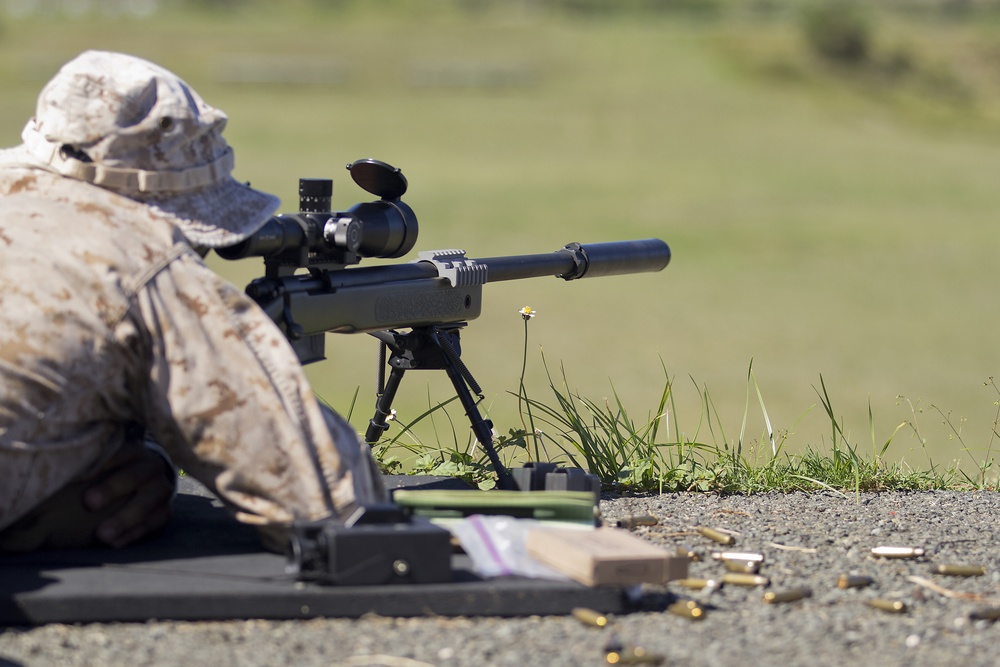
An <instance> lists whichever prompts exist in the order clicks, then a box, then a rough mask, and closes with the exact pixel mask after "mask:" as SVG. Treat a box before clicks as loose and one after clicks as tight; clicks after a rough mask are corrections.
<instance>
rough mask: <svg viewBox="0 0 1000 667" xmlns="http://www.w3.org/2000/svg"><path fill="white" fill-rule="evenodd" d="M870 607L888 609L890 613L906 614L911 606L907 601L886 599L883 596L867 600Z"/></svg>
mask: <svg viewBox="0 0 1000 667" xmlns="http://www.w3.org/2000/svg"><path fill="white" fill-rule="evenodd" d="M865 604H867V605H868V606H869V607H872V608H873V609H878V610H880V611H887V612H889V613H890V614H905V613H906V612H907V611H909V607H907V606H906V603H905V602H901V601H899V600H886V599H883V598H876V599H874V600H867V601H866V602H865Z"/></svg>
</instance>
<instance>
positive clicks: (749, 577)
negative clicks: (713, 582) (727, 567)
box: [722, 572, 771, 586]
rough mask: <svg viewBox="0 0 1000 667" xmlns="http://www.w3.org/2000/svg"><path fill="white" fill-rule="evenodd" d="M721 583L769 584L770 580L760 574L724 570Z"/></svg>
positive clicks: (743, 584) (739, 584)
mask: <svg viewBox="0 0 1000 667" xmlns="http://www.w3.org/2000/svg"><path fill="white" fill-rule="evenodd" d="M722 583H724V584H733V585H734V586H769V585H770V584H771V580H770V579H768V578H767V577H765V576H763V575H760V574H744V573H742V572H726V573H725V574H724V575H722Z"/></svg>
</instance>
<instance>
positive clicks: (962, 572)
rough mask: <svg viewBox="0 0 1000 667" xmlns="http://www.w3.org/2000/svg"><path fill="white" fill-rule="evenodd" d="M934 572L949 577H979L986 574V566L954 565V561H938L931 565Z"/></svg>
mask: <svg viewBox="0 0 1000 667" xmlns="http://www.w3.org/2000/svg"><path fill="white" fill-rule="evenodd" d="M931 572H933V573H934V574H945V575H948V576H949V577H981V576H982V575H984V574H986V568H985V567H983V566H982V565H956V564H954V563H940V564H938V565H933V566H931Z"/></svg>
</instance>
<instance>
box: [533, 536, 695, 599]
mask: <svg viewBox="0 0 1000 667" xmlns="http://www.w3.org/2000/svg"><path fill="white" fill-rule="evenodd" d="M525 546H526V548H527V550H528V554H529V555H530V556H531V557H532V558H534V559H535V560H538V561H539V562H541V563H544V564H545V565H548V566H549V567H551V568H553V569H554V570H557V571H559V572H562V573H563V574H565V575H567V576H569V577H571V578H573V579H574V580H576V581H579V582H580V583H582V584H586V585H587V586H606V585H607V586H623V585H624V586H627V585H631V584H644V583H650V584H660V583H665V582H667V581H671V580H673V579H683V578H685V577H686V576H687V571H688V567H687V566H688V559H687V558H682V557H680V556H676V555H674V554H671V553H669V552H667V550H666V549H663V548H661V547H658V546H656V545H654V544H650V543H649V542H647V541H646V540H644V539H642V538H640V537H637V536H635V535H633V534H632V533H630V532H629V531H627V530H623V529H620V528H609V527H601V528H597V529H594V530H566V529H560V528H536V529H533V530H530V531H528V534H527V537H526V539H525Z"/></svg>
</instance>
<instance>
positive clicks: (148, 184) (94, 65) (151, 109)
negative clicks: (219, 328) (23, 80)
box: [0, 51, 279, 248]
mask: <svg viewBox="0 0 1000 667" xmlns="http://www.w3.org/2000/svg"><path fill="white" fill-rule="evenodd" d="M226 120H227V119H226V115H225V114H224V113H223V112H222V111H220V110H218V109H215V108H214V107H211V106H209V105H208V104H206V103H205V102H204V101H203V100H202V99H201V97H200V96H199V95H198V94H197V93H196V92H195V91H194V90H192V89H191V88H190V87H189V86H188V85H187V84H186V83H185V82H184V81H182V80H181V79H180V78H179V77H177V76H176V75H175V74H172V73H171V72H169V71H167V70H165V69H163V68H162V67H159V66H157V65H154V64H153V63H150V62H148V61H145V60H142V59H141V58H136V57H134V56H129V55H125V54H121V53H110V52H106V51H86V52H84V53H82V54H81V55H79V56H77V57H76V58H75V59H73V60H71V61H70V62H68V63H67V64H66V65H64V66H63V67H62V68H61V69H60V70H59V72H58V73H57V74H56V75H55V77H54V78H53V79H52V80H51V81H49V82H48V84H46V86H45V87H44V88H43V89H42V92H41V93H40V94H39V96H38V106H37V109H36V112H35V117H34V118H32V119H31V120H29V121H28V124H27V125H26V126H25V128H24V131H23V132H22V133H21V138H22V139H23V141H24V143H23V144H22V145H21V146H18V147H16V148H13V149H9V150H5V151H0V166H4V165H20V166H31V167H38V168H42V169H46V170H48V171H52V172H55V173H58V174H62V175H64V176H68V177H70V178H75V179H78V180H81V181H86V182H88V183H92V184H94V185H98V186H101V187H103V188H107V189H108V190H112V191H114V192H117V193H120V194H122V195H125V196H126V197H129V198H131V199H135V200H138V201H140V202H143V203H145V204H147V205H149V206H151V207H153V208H156V209H159V210H161V211H164V212H166V213H168V214H171V215H173V216H174V217H176V218H177V220H178V223H179V225H180V227H181V229H182V230H183V232H184V235H185V236H186V237H187V238H188V240H190V241H191V243H193V244H194V245H199V246H206V247H210V248H219V247H224V246H228V245H233V244H235V243H238V242H239V241H242V240H243V239H245V238H246V237H248V236H250V235H251V234H253V233H254V232H255V231H257V230H258V229H259V228H260V227H261V226H262V225H263V224H264V223H265V222H266V221H267V220H268V218H269V217H270V216H271V214H272V213H273V212H274V210H275V209H276V208H277V207H278V205H279V200H278V198H277V197H275V196H273V195H270V194H267V193H264V192H260V191H258V190H254V189H252V188H250V187H249V185H246V184H243V183H240V182H239V181H237V180H236V179H234V178H232V176H231V175H230V174H231V173H232V170H233V164H234V162H233V150H232V148H230V147H229V145H228V144H227V143H226V141H225V139H223V138H222V130H223V129H224V128H225V126H226Z"/></svg>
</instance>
